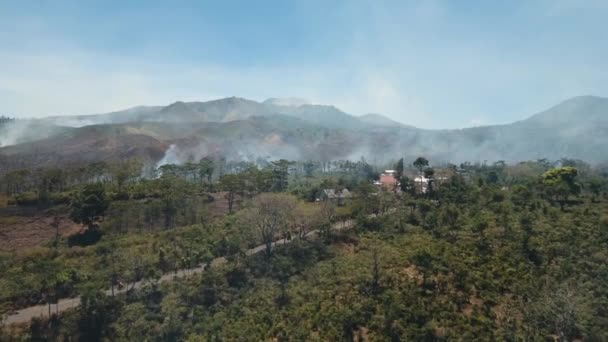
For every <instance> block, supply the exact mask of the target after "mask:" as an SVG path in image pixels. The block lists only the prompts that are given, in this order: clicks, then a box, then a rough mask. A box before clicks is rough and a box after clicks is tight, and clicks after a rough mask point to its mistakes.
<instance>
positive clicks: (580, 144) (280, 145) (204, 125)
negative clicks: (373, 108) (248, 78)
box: [0, 96, 608, 173]
mask: <svg viewBox="0 0 608 342" xmlns="http://www.w3.org/2000/svg"><path fill="white" fill-rule="evenodd" d="M0 145H2V146H3V147H1V148H0V162H1V163H0V164H1V165H2V166H0V173H2V172H6V171H7V170H11V169H15V168H21V167H32V166H36V167H37V166H53V165H65V164H66V163H67V164H78V163H84V162H93V161H107V160H112V159H124V158H133V157H137V158H143V159H144V160H147V161H150V162H152V163H157V162H158V161H159V160H161V159H163V157H164V156H165V152H166V151H167V150H168V149H169V147H170V146H173V147H174V148H173V150H174V151H177V152H176V154H177V160H178V161H186V160H196V159H198V158H201V157H203V156H207V155H224V156H226V157H227V158H234V159H238V158H249V159H250V158H257V157H264V158H271V159H272V158H286V159H292V160H293V159H301V160H307V159H321V160H332V159H351V160H352V159H360V158H361V157H365V158H366V159H367V160H370V161H372V162H374V161H375V162H384V161H388V160H392V159H396V158H399V157H405V158H406V159H413V158H415V157H417V156H420V155H423V156H426V157H427V158H429V159H431V160H432V161H434V162H453V163H459V162H463V161H472V162H475V161H484V160H487V161H497V160H505V161H508V162H515V161H522V160H530V159H539V158H549V159H559V158H562V157H569V158H578V159H583V160H586V161H589V162H600V161H604V160H608V152H606V151H608V99H607V98H602V97H595V96H580V97H575V98H572V99H569V100H566V101H564V102H562V103H560V104H558V105H556V106H554V107H552V108H549V109H547V110H546V111H543V112H541V113H538V114H535V115H532V116H531V117H529V118H528V119H526V120H522V121H517V122H514V123H511V124H506V125H494V126H483V127H473V128H465V129H444V130H430V129H420V128H416V127H412V126H408V125H405V124H402V123H399V122H396V121H393V120H391V119H389V118H387V117H384V116H382V115H379V114H367V115H364V116H354V115H350V114H348V113H345V112H343V111H341V110H340V109H338V108H336V107H334V106H327V105H313V104H310V103H308V102H306V101H305V100H301V99H269V100H266V101H264V102H257V101H252V100H248V99H243V98H238V97H230V98H224V99H219V100H213V101H207V102H181V101H178V102H175V103H172V104H170V105H167V106H139V107H134V108H130V109H127V110H123V111H118V112H112V113H105V114H95V115H79V116H55V117H47V118H43V119H32V120H16V121H15V122H14V123H12V124H10V125H6V126H5V127H2V128H0Z"/></svg>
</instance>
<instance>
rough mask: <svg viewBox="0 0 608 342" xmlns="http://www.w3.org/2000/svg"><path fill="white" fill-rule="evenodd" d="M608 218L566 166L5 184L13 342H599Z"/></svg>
mask: <svg viewBox="0 0 608 342" xmlns="http://www.w3.org/2000/svg"><path fill="white" fill-rule="evenodd" d="M385 170H389V171H385ZM386 177H393V178H394V179H395V182H394V183H390V184H385V183H382V182H381V181H382V180H383V179H386ZM423 180H424V181H423ZM343 189H348V190H349V193H350V194H352V195H351V196H344V197H343V198H331V197H328V196H327V193H328V192H327V191H326V190H332V193H344V192H342V190H343ZM607 203H608V167H606V166H605V165H601V164H597V165H593V166H592V165H590V164H587V163H585V162H584V161H582V160H574V159H567V158H563V159H561V160H555V161H552V160H546V159H539V160H533V161H524V162H519V163H505V162H496V163H491V164H488V163H462V164H460V165H452V164H437V165H434V164H431V161H429V160H427V159H426V158H424V157H419V158H417V159H415V160H404V159H395V160H394V161H392V162H389V163H386V164H385V165H374V164H371V163H370V162H368V161H366V160H365V159H363V158H362V159H361V160H359V161H349V160H337V161H331V162H329V161H324V162H321V161H314V160H311V161H289V160H285V159H280V160H274V161H269V160H266V159H261V158H258V159H257V160H253V161H233V160H227V159H226V158H223V157H205V158H202V159H200V160H199V161H191V162H187V163H183V164H181V165H175V164H166V165H162V166H159V167H155V166H150V165H146V163H144V162H142V161H141V160H138V159H125V160H122V161H115V162H96V163H91V164H87V165H73V166H72V165H66V166H64V167H54V168H36V169H18V170H12V171H10V172H7V173H5V174H3V175H1V176H0V235H1V236H2V240H4V243H3V244H2V245H0V314H1V315H2V318H3V323H2V325H0V341H180V340H185V341H225V340H227V341H233V340H234V341H262V340H274V341H410V340H424V341H427V340H428V341H440V340H488V341H553V340H556V341H574V340H590V341H605V340H608V206H607ZM33 222H34V223H36V224H34V223H33ZM40 222H42V223H40ZM11 239H14V240H11ZM70 299H72V300H75V299H78V304H79V305H74V306H73V307H70V308H67V309H63V308H62V309H61V310H60V309H59V305H55V304H57V303H58V302H61V301H66V300H70ZM37 305H38V306H40V307H42V308H48V309H42V311H41V312H38V313H37V314H35V315H32V317H27V318H28V319H27V320H24V319H21V320H20V321H17V320H15V321H11V317H17V316H15V315H17V314H18V313H19V312H20V310H24V309H27V308H29V307H32V306H37ZM38 311H40V310H38Z"/></svg>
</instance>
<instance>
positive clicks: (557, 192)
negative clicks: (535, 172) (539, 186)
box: [542, 166, 581, 210]
mask: <svg viewBox="0 0 608 342" xmlns="http://www.w3.org/2000/svg"><path fill="white" fill-rule="evenodd" d="M577 175H578V170H577V169H576V168H574V167H571V166H564V167H558V168H553V169H550V170H549V171H547V172H545V173H544V174H543V177H542V182H543V185H544V186H545V189H546V191H547V194H548V195H549V196H550V197H552V198H553V199H554V200H555V201H557V202H558V203H559V205H560V208H561V209H562V210H564V206H565V204H566V203H567V202H568V198H569V197H570V196H573V195H578V194H579V193H580V191H581V187H580V185H579V184H578V183H577V182H576V176H577Z"/></svg>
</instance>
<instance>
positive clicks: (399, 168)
mask: <svg viewBox="0 0 608 342" xmlns="http://www.w3.org/2000/svg"><path fill="white" fill-rule="evenodd" d="M403 169H404V166H403V158H401V159H399V161H398V162H397V164H395V171H397V179H400V178H401V177H402V176H403Z"/></svg>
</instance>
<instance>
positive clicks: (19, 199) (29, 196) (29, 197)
mask: <svg viewBox="0 0 608 342" xmlns="http://www.w3.org/2000/svg"><path fill="white" fill-rule="evenodd" d="M39 202H40V197H39V196H38V194H37V193H35V192H33V191H28V192H22V193H20V194H18V195H15V203H16V204H17V205H22V206H30V205H37V204H38V203H39Z"/></svg>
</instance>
